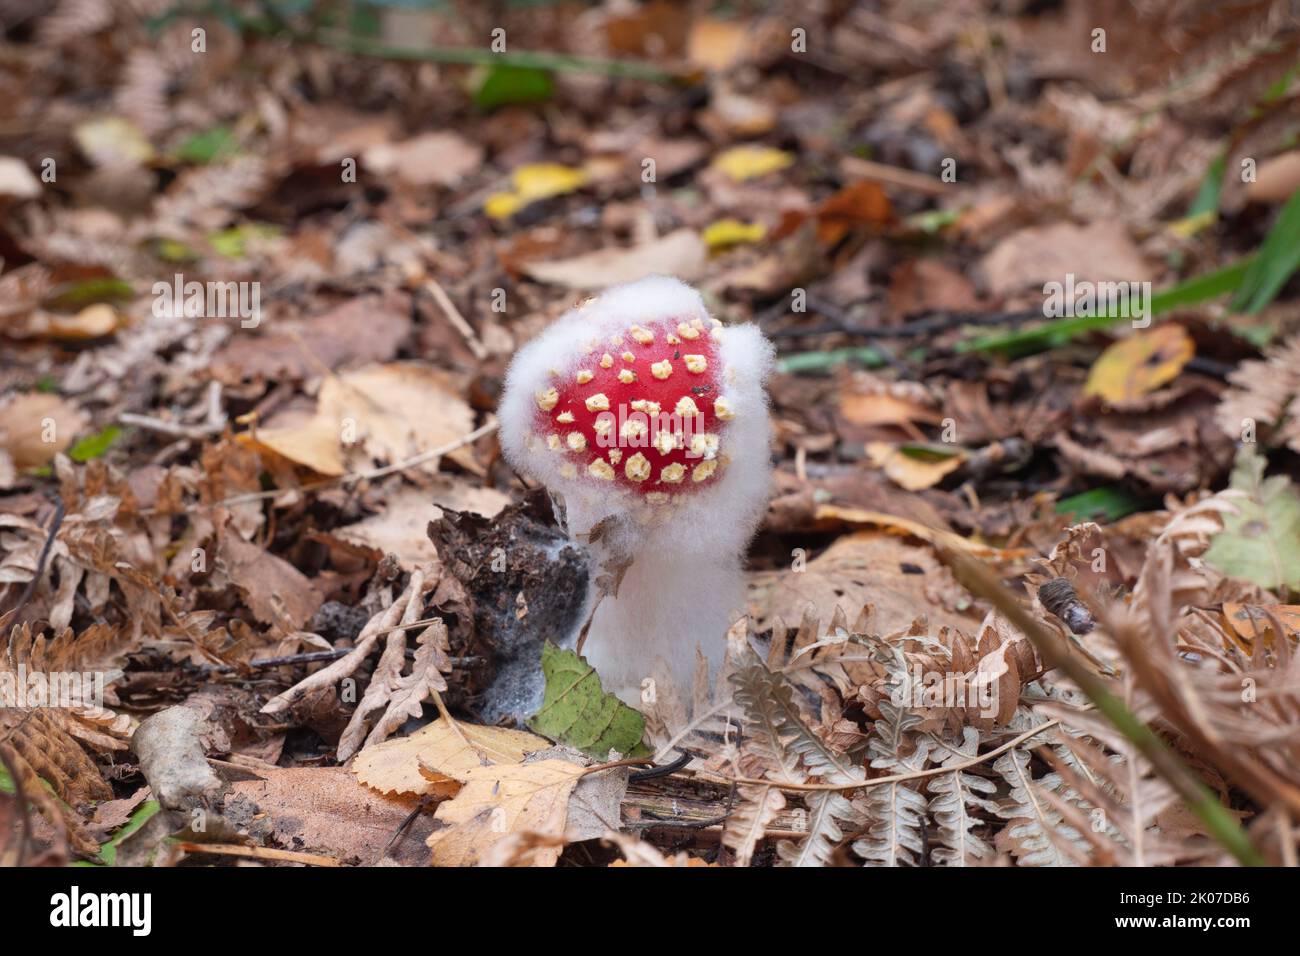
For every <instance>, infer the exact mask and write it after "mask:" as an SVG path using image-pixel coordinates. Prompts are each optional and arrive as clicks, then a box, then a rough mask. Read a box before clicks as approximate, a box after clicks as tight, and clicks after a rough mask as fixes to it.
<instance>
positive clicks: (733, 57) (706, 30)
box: [686, 17, 750, 70]
mask: <svg viewBox="0 0 1300 956" xmlns="http://www.w3.org/2000/svg"><path fill="white" fill-rule="evenodd" d="M749 34H750V31H749V29H748V27H747V26H746V25H745V23H744V22H742V21H740V20H717V19H714V18H713V17H698V18H696V20H695V21H694V22H693V23H692V24H691V29H690V32H689V33H688V34H687V35H686V58H687V59H688V60H690V61H691V63H692V64H693V65H695V66H698V67H700V68H701V69H704V70H727V69H730V68H731V67H733V66H735V65H736V64H737V63H739V62H740V60H741V59H742V57H743V56H744V55H745V51H746V47H747V46H748V40H749Z"/></svg>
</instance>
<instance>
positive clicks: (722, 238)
mask: <svg viewBox="0 0 1300 956" xmlns="http://www.w3.org/2000/svg"><path fill="white" fill-rule="evenodd" d="M765 235H767V226H765V225H763V224H762V223H761V222H753V223H750V222H741V221H740V220H739V219H719V220H718V221H717V222H715V223H711V224H710V225H709V226H708V227H707V228H706V229H705V230H704V233H703V236H704V244H705V245H706V246H708V247H709V248H710V249H723V248H726V247H727V246H738V245H741V244H742V243H746V242H758V241H759V240H760V239H762V238H763V237H764V236H765Z"/></svg>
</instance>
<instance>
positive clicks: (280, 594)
mask: <svg viewBox="0 0 1300 956" xmlns="http://www.w3.org/2000/svg"><path fill="white" fill-rule="evenodd" d="M218 559H219V560H220V561H221V562H222V565H221V566H222V568H223V569H224V572H225V575H226V577H227V578H228V579H229V581H230V583H231V584H234V585H235V586H236V587H238V588H239V589H240V590H242V591H243V592H244V595H245V598H246V599H247V601H248V607H249V608H250V609H251V610H252V612H253V614H254V616H256V617H257V619H258V620H259V621H261V622H262V623H264V624H284V623H285V622H288V624H289V625H290V628H287V629H293V630H298V629H300V628H301V627H302V626H303V625H304V624H306V623H307V621H308V620H310V618H311V616H312V615H313V614H315V613H316V609H317V608H319V607H320V605H321V596H320V594H319V593H318V592H317V591H316V589H315V587H313V586H312V583H311V581H310V580H309V579H308V578H307V576H306V575H304V574H303V573H302V572H301V571H299V570H298V569H297V568H295V567H294V566H293V565H292V564H290V563H289V562H288V561H285V560H284V559H283V558H278V557H276V556H275V555H273V554H271V553H270V552H269V551H266V550H264V549H263V548H260V547H258V546H257V545H255V544H250V543H249V542H247V541H244V540H243V539H242V538H240V537H239V536H238V535H236V534H227V535H225V536H223V537H222V539H221V544H220V546H219V550H218Z"/></svg>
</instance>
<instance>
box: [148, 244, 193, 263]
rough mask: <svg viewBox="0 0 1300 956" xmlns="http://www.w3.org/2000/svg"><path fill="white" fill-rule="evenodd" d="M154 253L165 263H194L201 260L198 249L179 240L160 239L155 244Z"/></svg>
mask: <svg viewBox="0 0 1300 956" xmlns="http://www.w3.org/2000/svg"><path fill="white" fill-rule="evenodd" d="M153 251H154V255H156V256H157V257H158V258H159V259H161V260H163V262H194V261H195V260H196V259H198V258H199V253H198V251H197V250H196V249H192V248H191V247H189V246H187V245H186V244H185V243H183V242H181V241H180V240H178V239H159V240H157V241H156V242H155V243H154V247H153Z"/></svg>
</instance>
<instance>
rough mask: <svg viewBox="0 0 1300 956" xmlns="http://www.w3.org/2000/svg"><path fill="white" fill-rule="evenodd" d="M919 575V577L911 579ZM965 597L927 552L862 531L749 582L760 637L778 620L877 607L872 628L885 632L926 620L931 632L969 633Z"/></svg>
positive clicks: (751, 604)
mask: <svg viewBox="0 0 1300 956" xmlns="http://www.w3.org/2000/svg"><path fill="white" fill-rule="evenodd" d="M905 566H906V567H907V568H909V569H911V568H919V569H920V571H921V573H920V574H915V573H908V570H905ZM963 600H967V599H966V596H965V592H964V591H962V590H961V588H959V587H958V586H957V584H956V582H954V581H953V579H952V576H951V575H950V574H949V572H948V571H947V570H946V569H945V568H944V567H943V566H942V565H941V564H940V563H939V562H938V561H937V560H936V559H935V557H934V554H933V552H932V551H931V550H930V548H928V547H924V546H920V545H915V544H910V543H909V542H907V541H905V540H903V539H902V538H899V537H895V536H893V535H888V534H881V533H879V532H871V531H864V532H858V533H856V534H847V535H844V536H843V537H841V538H839V539H837V540H836V541H835V543H834V544H832V545H831V546H830V547H829V548H827V549H826V551H825V552H823V553H822V554H820V555H818V556H817V557H815V558H813V559H812V560H810V561H808V562H807V565H806V567H803V568H802V569H800V568H797V567H796V568H791V569H789V570H784V571H760V572H756V573H754V574H751V575H750V578H749V607H750V613H751V615H752V616H753V618H754V622H755V627H756V628H757V629H758V630H763V629H764V628H766V627H769V626H770V625H771V623H772V622H773V621H774V620H776V619H777V618H781V619H782V620H785V621H799V620H800V619H801V618H802V617H803V615H804V612H805V610H807V609H809V608H811V611H812V614H813V616H814V617H819V616H820V617H823V618H828V617H830V615H831V612H832V611H833V610H834V608H835V607H836V606H837V605H838V606H839V607H841V608H843V610H844V611H845V613H846V614H848V615H850V616H853V615H855V614H857V612H858V611H859V610H860V609H861V608H862V606H863V605H865V604H872V605H874V606H875V608H876V618H875V620H876V624H875V626H876V627H877V629H878V630H879V631H881V632H882V633H884V632H889V631H894V630H900V629H904V628H906V627H907V626H908V625H910V624H911V622H912V621H913V619H915V618H916V617H918V616H919V615H921V614H926V615H928V617H929V619H930V626H931V628H938V627H940V626H947V627H961V628H965V629H966V630H970V629H971V628H972V627H973V626H974V624H976V623H977V622H976V621H973V620H972V619H971V618H968V617H966V616H964V615H963V614H962V613H961V612H960V611H958V610H957V606H958V605H959V604H960V603H961V602H962V601H963Z"/></svg>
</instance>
